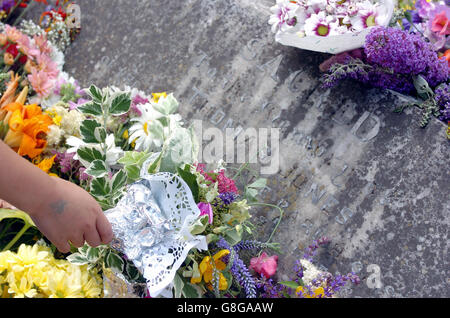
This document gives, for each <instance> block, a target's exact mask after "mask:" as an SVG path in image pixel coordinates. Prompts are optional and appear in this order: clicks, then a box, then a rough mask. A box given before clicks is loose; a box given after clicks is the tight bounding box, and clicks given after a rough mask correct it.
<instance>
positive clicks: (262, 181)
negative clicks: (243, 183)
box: [248, 178, 267, 189]
mask: <svg viewBox="0 0 450 318" xmlns="http://www.w3.org/2000/svg"><path fill="white" fill-rule="evenodd" d="M266 185H267V179H266V178H259V179H258V180H256V181H255V182H253V183H252V184H250V185H248V187H249V188H254V189H263V188H265V187H266Z"/></svg>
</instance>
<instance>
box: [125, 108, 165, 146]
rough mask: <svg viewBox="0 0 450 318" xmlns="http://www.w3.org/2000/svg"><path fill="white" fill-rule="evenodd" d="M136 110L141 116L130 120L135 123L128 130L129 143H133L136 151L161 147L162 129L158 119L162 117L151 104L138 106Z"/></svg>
mask: <svg viewBox="0 0 450 318" xmlns="http://www.w3.org/2000/svg"><path fill="white" fill-rule="evenodd" d="M137 108H138V109H139V111H140V112H141V114H142V116H140V117H136V118H132V119H131V121H133V122H136V123H135V124H134V125H133V126H131V128H130V138H129V142H130V143H132V142H135V143H136V146H135V149H136V150H138V151H148V150H152V148H154V147H156V148H159V147H161V146H162V145H163V143H164V127H163V125H162V124H161V122H160V121H159V119H160V118H162V117H164V116H163V115H162V114H161V113H160V112H158V111H156V110H154V109H153V107H152V105H151V104H144V105H138V106H137Z"/></svg>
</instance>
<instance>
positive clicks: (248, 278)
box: [216, 238, 256, 298]
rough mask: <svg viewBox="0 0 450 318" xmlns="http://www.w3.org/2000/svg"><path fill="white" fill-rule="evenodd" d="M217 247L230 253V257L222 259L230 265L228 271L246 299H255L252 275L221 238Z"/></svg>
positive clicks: (254, 284)
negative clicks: (243, 292)
mask: <svg viewBox="0 0 450 318" xmlns="http://www.w3.org/2000/svg"><path fill="white" fill-rule="evenodd" d="M216 245H217V247H219V248H222V249H227V250H229V251H230V252H232V254H233V255H232V257H230V255H227V256H226V257H224V261H225V262H226V263H230V262H231V263H232V265H231V267H230V271H231V273H232V275H233V277H234V278H235V279H236V280H237V281H238V283H239V285H241V286H242V288H244V291H245V294H246V296H247V298H256V283H255V280H254V279H253V277H252V274H251V273H250V271H249V270H248V268H247V266H246V265H245V264H244V262H243V261H242V260H241V259H240V258H239V255H238V254H237V252H236V251H235V250H234V249H233V248H232V247H231V246H230V245H229V244H228V242H227V241H225V239H223V238H221V239H220V240H219V241H218V242H217V243H216Z"/></svg>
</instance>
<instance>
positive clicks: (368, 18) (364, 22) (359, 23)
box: [351, 0, 383, 32]
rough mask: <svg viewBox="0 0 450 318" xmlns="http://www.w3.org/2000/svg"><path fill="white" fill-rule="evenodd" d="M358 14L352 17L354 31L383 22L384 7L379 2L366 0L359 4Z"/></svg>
mask: <svg viewBox="0 0 450 318" xmlns="http://www.w3.org/2000/svg"><path fill="white" fill-rule="evenodd" d="M357 7H358V14H357V15H355V16H354V17H352V18H351V23H352V29H353V31H356V32H359V31H362V30H364V29H367V28H369V27H373V26H376V25H380V24H381V22H382V21H381V19H382V18H383V15H382V9H383V8H382V7H381V6H380V5H379V3H375V4H373V3H372V2H370V1H368V0H366V1H364V2H362V3H358V4H357Z"/></svg>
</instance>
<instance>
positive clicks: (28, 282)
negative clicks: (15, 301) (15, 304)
mask: <svg viewBox="0 0 450 318" xmlns="http://www.w3.org/2000/svg"><path fill="white" fill-rule="evenodd" d="M6 281H7V282H8V285H9V288H8V293H9V294H12V295H14V296H13V297H14V298H25V297H27V298H33V297H35V296H36V295H37V294H38V292H37V290H36V288H35V284H34V281H33V277H32V275H31V274H30V272H28V273H27V274H26V275H20V274H18V273H15V272H10V273H9V274H8V276H7V277H6Z"/></svg>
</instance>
